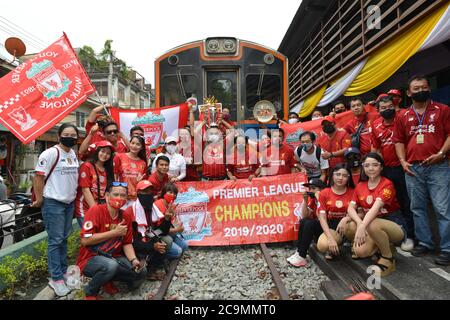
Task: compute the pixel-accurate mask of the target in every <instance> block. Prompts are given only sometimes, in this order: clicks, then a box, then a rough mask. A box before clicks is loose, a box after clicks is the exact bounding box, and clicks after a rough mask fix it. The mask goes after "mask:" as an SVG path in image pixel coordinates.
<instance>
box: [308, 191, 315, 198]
mask: <svg viewBox="0 0 450 320" xmlns="http://www.w3.org/2000/svg"><path fill="white" fill-rule="evenodd" d="M306 194H307V195H308V197H310V198H311V199H315V198H316V194H315V193H314V192H309V191H308V192H306Z"/></svg>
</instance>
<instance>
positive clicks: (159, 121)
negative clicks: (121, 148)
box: [110, 103, 189, 149]
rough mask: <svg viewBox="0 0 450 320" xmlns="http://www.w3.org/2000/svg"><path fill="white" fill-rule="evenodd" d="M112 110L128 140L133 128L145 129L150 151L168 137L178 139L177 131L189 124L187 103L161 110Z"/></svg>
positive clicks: (115, 119)
mask: <svg viewBox="0 0 450 320" xmlns="http://www.w3.org/2000/svg"><path fill="white" fill-rule="evenodd" d="M110 110H111V116H112V117H113V119H114V121H115V122H117V124H118V125H119V128H120V130H121V131H122V132H123V133H124V135H126V136H127V137H128V138H130V137H129V133H130V129H131V128H132V127H134V126H141V127H142V128H143V129H144V138H145V144H146V146H147V147H148V148H149V149H155V148H157V147H158V146H160V145H162V144H163V143H164V140H165V139H166V137H168V136H174V137H175V138H178V130H177V129H179V128H182V127H184V126H185V125H186V124H187V121H188V113H189V110H188V105H187V103H182V104H179V105H175V106H168V107H163V108H160V109H133V110H123V109H118V108H111V109H110Z"/></svg>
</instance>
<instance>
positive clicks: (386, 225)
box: [348, 153, 406, 276]
mask: <svg viewBox="0 0 450 320" xmlns="http://www.w3.org/2000/svg"><path fill="white" fill-rule="evenodd" d="M383 166H384V161H383V158H382V157H381V156H380V155H379V154H378V153H369V154H367V155H366V156H365V157H364V159H363V174H362V176H361V182H360V183H359V184H358V186H357V187H356V189H355V194H354V196H353V199H352V202H351V204H350V206H349V208H348V214H349V216H350V218H351V219H352V220H353V222H352V223H351V224H350V225H351V227H350V228H351V229H353V230H355V229H356V233H355V239H354V243H353V249H352V250H353V252H354V255H356V256H357V257H359V258H365V257H370V256H372V255H374V254H375V253H376V252H379V253H380V255H379V257H377V258H378V261H377V264H376V266H377V269H376V271H375V274H376V275H378V276H387V275H389V274H390V273H392V272H393V271H395V260H394V257H393V251H392V249H391V247H390V243H401V242H402V240H404V237H405V235H406V232H405V231H404V230H406V228H405V225H406V224H405V220H404V219H403V216H402V215H401V213H400V211H399V205H398V203H397V198H396V195H395V188H394V185H393V183H392V182H391V181H390V180H389V179H387V178H385V177H383V176H381V172H382V170H383ZM358 209H359V213H358V211H357V210H358Z"/></svg>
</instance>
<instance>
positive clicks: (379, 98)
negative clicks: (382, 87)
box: [376, 93, 389, 102]
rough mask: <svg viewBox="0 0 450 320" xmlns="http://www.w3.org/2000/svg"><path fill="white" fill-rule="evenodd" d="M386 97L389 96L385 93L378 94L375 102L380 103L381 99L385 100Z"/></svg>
mask: <svg viewBox="0 0 450 320" xmlns="http://www.w3.org/2000/svg"><path fill="white" fill-rule="evenodd" d="M386 97H389V95H388V94H387V93H382V94H380V95H379V96H378V97H377V100H376V101H377V102H378V101H380V100H381V99H383V98H386Z"/></svg>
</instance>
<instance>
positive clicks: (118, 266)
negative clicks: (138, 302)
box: [83, 256, 146, 296]
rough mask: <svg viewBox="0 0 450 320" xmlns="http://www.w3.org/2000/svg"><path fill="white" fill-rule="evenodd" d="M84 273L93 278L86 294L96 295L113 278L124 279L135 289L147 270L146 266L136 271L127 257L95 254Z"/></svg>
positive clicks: (116, 279) (85, 290) (85, 289)
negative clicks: (109, 256) (112, 257)
mask: <svg viewBox="0 0 450 320" xmlns="http://www.w3.org/2000/svg"><path fill="white" fill-rule="evenodd" d="M118 261H120V262H118ZM83 274H84V275H86V276H88V277H89V278H91V281H90V282H89V283H88V285H87V286H86V287H85V288H84V292H85V293H86V296H96V295H98V292H99V291H100V288H101V287H102V286H103V285H104V284H106V283H107V282H109V281H113V280H115V281H123V282H125V283H126V284H127V285H128V287H129V288H130V289H131V290H133V289H135V288H136V286H137V285H138V284H139V283H140V281H141V280H142V279H143V278H144V277H145V274H146V270H145V268H144V269H143V270H141V271H140V272H139V273H136V272H135V271H134V270H132V265H131V263H130V261H128V259H127V258H126V257H118V258H115V260H114V259H111V258H108V257H104V256H94V257H92V258H90V259H89V261H88V262H87V264H86V266H85V267H84V270H83Z"/></svg>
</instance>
